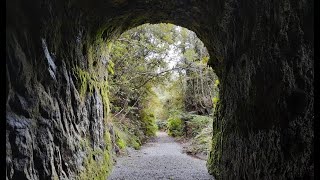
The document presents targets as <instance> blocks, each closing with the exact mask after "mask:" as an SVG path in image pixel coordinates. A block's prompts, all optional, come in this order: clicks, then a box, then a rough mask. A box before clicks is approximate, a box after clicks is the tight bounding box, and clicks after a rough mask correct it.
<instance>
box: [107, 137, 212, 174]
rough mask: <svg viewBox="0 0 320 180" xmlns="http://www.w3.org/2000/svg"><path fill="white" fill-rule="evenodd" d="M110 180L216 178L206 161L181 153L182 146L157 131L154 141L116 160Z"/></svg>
mask: <svg viewBox="0 0 320 180" xmlns="http://www.w3.org/2000/svg"><path fill="white" fill-rule="evenodd" d="M108 179H109V180H158V179H161V180H163V179H171V180H172V179H174V180H189V179H201V180H202V179H203V180H209V179H214V178H213V177H212V176H210V175H209V174H208V172H207V168H206V162H205V161H204V160H201V159H197V158H193V157H191V156H188V155H186V154H183V153H182V147H181V146H180V145H179V144H178V143H176V142H174V139H173V138H172V137H169V136H168V135H167V133H165V132H158V133H157V137H156V138H155V139H154V141H153V142H149V143H147V144H145V145H144V146H142V148H141V150H138V151H135V150H133V151H131V152H130V153H129V156H126V157H120V158H118V160H117V164H116V165H115V167H114V169H113V171H112V173H111V175H110V176H109V178H108Z"/></svg>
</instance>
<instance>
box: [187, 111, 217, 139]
mask: <svg viewBox="0 0 320 180" xmlns="http://www.w3.org/2000/svg"><path fill="white" fill-rule="evenodd" d="M189 117H190V120H188V121H187V128H188V131H189V136H191V137H196V136H197V135H198V134H199V133H200V132H201V131H202V130H203V129H204V128H206V127H207V126H208V125H209V124H211V123H212V121H213V120H212V117H210V116H200V115H190V116H189Z"/></svg>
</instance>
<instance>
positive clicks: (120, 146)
mask: <svg viewBox="0 0 320 180" xmlns="http://www.w3.org/2000/svg"><path fill="white" fill-rule="evenodd" d="M116 143H117V145H118V146H119V148H120V149H124V148H125V147H127V144H126V142H125V141H124V140H123V139H120V138H119V139H118V140H117V142H116Z"/></svg>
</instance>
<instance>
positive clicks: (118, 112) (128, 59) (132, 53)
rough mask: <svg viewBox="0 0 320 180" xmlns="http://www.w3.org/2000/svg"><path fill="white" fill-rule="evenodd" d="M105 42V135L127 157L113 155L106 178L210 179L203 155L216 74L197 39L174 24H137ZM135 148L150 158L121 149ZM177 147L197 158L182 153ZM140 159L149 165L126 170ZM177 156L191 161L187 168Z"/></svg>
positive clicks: (208, 138)
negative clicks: (116, 158)
mask: <svg viewBox="0 0 320 180" xmlns="http://www.w3.org/2000/svg"><path fill="white" fill-rule="evenodd" d="M108 46H109V54H108V55H109V58H108V59H109V60H108V72H109V74H108V82H109V88H110V95H109V98H110V118H109V120H111V121H112V123H113V130H114V133H112V136H111V139H112V142H113V144H114V152H115V153H116V155H117V156H122V155H126V156H128V155H129V156H130V157H131V158H128V157H127V158H125V157H121V158H119V161H120V162H119V163H117V164H116V165H115V168H114V170H113V173H112V174H111V177H110V179H117V178H120V179H128V178H137V179H148V178H151V177H152V176H156V177H153V178H156V179H159V178H173V179H183V178H185V177H187V176H188V175H187V174H188V173H191V174H190V176H195V174H197V178H204V176H206V177H210V175H209V174H208V173H207V168H206V166H205V161H206V160H207V158H208V155H209V152H210V149H211V146H212V143H216V142H212V136H213V134H214V135H216V134H217V133H218V132H216V131H215V132H213V127H214V126H216V124H215V123H214V121H213V117H214V111H215V107H216V106H217V103H218V100H219V88H218V86H219V80H218V77H217V75H216V74H215V73H214V71H213V70H212V68H211V67H209V66H208V65H207V62H208V61H209V58H210V57H209V53H208V51H207V49H206V47H205V46H204V44H203V43H202V42H201V40H200V39H199V38H198V37H197V35H196V34H195V33H194V32H192V31H190V30H188V29H186V28H183V27H180V26H176V25H173V24H166V23H160V24H144V25H141V26H138V27H136V28H133V29H130V30H128V31H126V32H124V33H123V34H121V35H120V37H119V38H117V39H116V40H114V41H112V42H109V44H108ZM167 134H168V135H169V136H172V137H174V138H175V139H176V142H175V141H174V140H173V138H170V137H167V136H168V135H167ZM148 142H149V143H148ZM150 142H151V143H150ZM177 142H180V143H179V144H178V143H177ZM145 143H147V144H146V145H144V144H145ZM149 146H154V147H153V148H148V147H149ZM180 146H181V147H180ZM141 147H142V150H140V151H141V152H144V153H146V154H150V156H148V155H143V154H142V155H137V157H135V156H134V155H135V154H137V153H139V151H134V152H132V151H133V150H131V154H130V153H129V154H128V149H132V148H134V149H136V150H139V149H140V148H141ZM182 147H183V149H182V150H180V148H182ZM156 152H158V153H156ZM182 152H183V153H186V154H188V155H192V157H197V158H199V159H198V160H197V161H194V160H193V159H192V158H191V157H189V159H188V158H187V157H185V156H183V154H182ZM158 154H161V156H159V155H158ZM134 157H135V158H136V160H132V158H134ZM170 159H171V160H170ZM200 159H202V160H200ZM123 161H124V162H125V163H124V162H123ZM142 161H147V162H145V163H148V166H149V168H148V169H144V168H141V169H139V168H138V169H137V168H131V167H133V166H136V167H140V166H141V164H143V163H144V162H142ZM185 161H186V162H185ZM177 162H181V163H182V162H185V163H194V165H193V164H191V165H189V166H190V167H189V168H187V166H186V165H183V164H181V165H179V164H177ZM130 163H132V164H133V165H130V166H128V164H130ZM167 166H168V167H167ZM193 166H194V167H193ZM198 166H200V167H201V168H202V169H199V168H197V167H198ZM192 167H193V168H194V169H193V168H192ZM170 168H172V169H170ZM155 169H156V170H157V171H156V173H157V174H156V173H155V172H154V171H155ZM178 171H179V172H184V173H177V172H178ZM198 171H199V172H198ZM200 172H202V174H201V173H200ZM211 178H213V177H211Z"/></svg>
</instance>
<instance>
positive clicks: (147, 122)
mask: <svg viewBox="0 0 320 180" xmlns="http://www.w3.org/2000/svg"><path fill="white" fill-rule="evenodd" d="M141 121H142V123H143V129H144V132H145V134H146V136H154V135H156V132H157V125H156V119H155V117H154V114H153V113H152V112H149V111H148V109H143V110H142V112H141Z"/></svg>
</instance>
